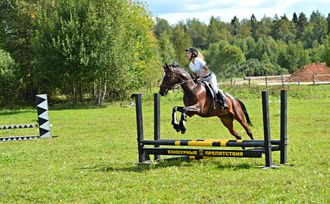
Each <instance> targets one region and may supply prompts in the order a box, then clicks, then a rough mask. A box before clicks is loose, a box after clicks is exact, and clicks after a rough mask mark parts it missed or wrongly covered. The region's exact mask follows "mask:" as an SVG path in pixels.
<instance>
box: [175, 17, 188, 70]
mask: <svg viewBox="0 0 330 204" xmlns="http://www.w3.org/2000/svg"><path fill="white" fill-rule="evenodd" d="M185 29H186V28H185V25H184V24H183V23H182V22H181V23H178V24H177V25H176V26H175V27H174V29H173V39H172V42H173V45H174V50H175V55H176V57H177V61H178V63H179V64H180V65H181V66H184V67H187V66H188V60H187V56H186V52H185V49H187V48H188V47H191V46H192V41H191V38H190V36H189V35H188V34H187V33H186V32H185Z"/></svg>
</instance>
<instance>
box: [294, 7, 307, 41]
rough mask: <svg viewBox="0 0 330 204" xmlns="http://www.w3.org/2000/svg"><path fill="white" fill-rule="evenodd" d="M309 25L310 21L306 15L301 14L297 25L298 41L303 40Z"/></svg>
mask: <svg viewBox="0 0 330 204" xmlns="http://www.w3.org/2000/svg"><path fill="white" fill-rule="evenodd" d="M307 25H308V21H307V18H306V15H305V14H304V13H303V12H301V13H300V14H299V17H298V21H297V24H296V28H297V39H298V40H299V39H301V37H302V35H303V33H304V31H305V28H306V26H307Z"/></svg>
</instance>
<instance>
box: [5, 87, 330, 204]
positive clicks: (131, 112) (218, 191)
mask: <svg viewBox="0 0 330 204" xmlns="http://www.w3.org/2000/svg"><path fill="white" fill-rule="evenodd" d="M262 89H266V87H261V88H260V87H255V88H249V87H225V90H226V91H228V92H229V93H232V94H233V95H235V96H237V97H238V98H240V99H241V100H242V101H243V102H244V103H245V105H246V107H247V109H248V112H249V114H250V116H251V119H252V122H253V124H254V126H253V127H252V131H253V133H254V135H255V138H256V139H262V138H263V136H262V134H263V127H262V109H261V94H260V91H261V90H262ZM267 89H269V91H270V96H269V99H270V120H271V136H272V138H273V139H277V138H279V121H280V119H279V114H280V108H279V107H280V103H279V89H280V88H278V87H268V88H267ZM286 89H288V162H289V163H290V164H292V165H286V166H281V167H280V168H279V169H269V170H262V169H260V168H259V167H258V166H263V165H264V162H265V161H264V157H263V158H262V159H259V158H258V159H249V158H214V159H206V160H199V161H171V162H168V161H167V162H160V163H159V164H152V165H150V166H143V165H142V166H141V165H137V160H138V156H137V142H136V119H135V108H134V107H130V106H126V104H129V103H130V102H129V101H127V102H122V103H124V104H125V106H122V105H121V104H122V103H113V104H108V106H107V107H105V108H95V107H90V108H76V109H64V108H61V107H59V106H51V107H50V112H49V115H50V122H51V124H52V134H53V135H55V136H58V137H56V138H52V139H42V140H31V141H19V142H6V143H0V177H1V179H0V203H330V192H329V188H330V184H329V183H330V182H329V181H330V176H329V175H330V172H329V171H330V168H329V167H330V165H329V153H330V151H329V148H330V143H329V139H330V87H329V86H328V85H323V86H290V87H286ZM181 96H182V93H181V92H180V91H177V92H175V93H173V92H171V93H170V95H169V96H166V97H161V137H162V138H164V139H165V138H172V139H234V137H232V136H231V135H230V134H229V133H228V132H227V130H226V128H225V127H224V126H223V125H222V124H221V122H220V121H219V119H218V118H200V117H198V116H194V117H192V118H188V122H187V129H188V131H187V133H186V134H185V135H181V134H179V133H176V132H175V131H174V130H173V129H172V127H171V124H170V122H171V111H172V107H173V106H174V105H181V104H182V102H181ZM152 97H153V96H152V94H151V93H146V94H145V96H144V101H143V120H144V132H145V138H146V139H152V138H153V102H152ZM35 120H36V111H35V110H34V108H30V109H23V110H2V111H0V124H16V123H18V124H19V123H33V122H34V121H35ZM235 126H236V127H237V129H238V131H239V132H240V133H241V134H242V135H243V137H244V139H248V137H247V135H246V133H244V131H243V129H242V128H241V127H240V126H239V125H238V124H237V123H236V124H235ZM37 133H38V132H37V130H33V129H28V130H15V131H4V130H1V132H0V134H1V135H11V134H16V135H20V134H27V135H31V134H37ZM273 162H274V163H277V164H278V163H279V152H275V153H273Z"/></svg>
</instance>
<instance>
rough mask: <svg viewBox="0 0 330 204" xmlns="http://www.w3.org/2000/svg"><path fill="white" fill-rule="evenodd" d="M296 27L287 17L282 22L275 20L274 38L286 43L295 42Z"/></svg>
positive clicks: (283, 17)
mask: <svg viewBox="0 0 330 204" xmlns="http://www.w3.org/2000/svg"><path fill="white" fill-rule="evenodd" d="M295 36H296V33H295V25H294V23H293V22H291V21H289V19H288V18H287V17H286V15H284V16H282V17H281V19H280V20H275V21H274V23H273V28H272V37H273V38H274V39H275V40H284V41H285V42H289V41H293V40H294V39H295Z"/></svg>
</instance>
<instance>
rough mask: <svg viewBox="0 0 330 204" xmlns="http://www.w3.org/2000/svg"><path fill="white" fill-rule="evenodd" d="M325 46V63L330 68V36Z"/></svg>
mask: <svg viewBox="0 0 330 204" xmlns="http://www.w3.org/2000/svg"><path fill="white" fill-rule="evenodd" d="M324 46H325V49H324V61H325V63H326V64H327V66H328V67H330V35H328V36H327V39H326V41H325V45H324Z"/></svg>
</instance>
